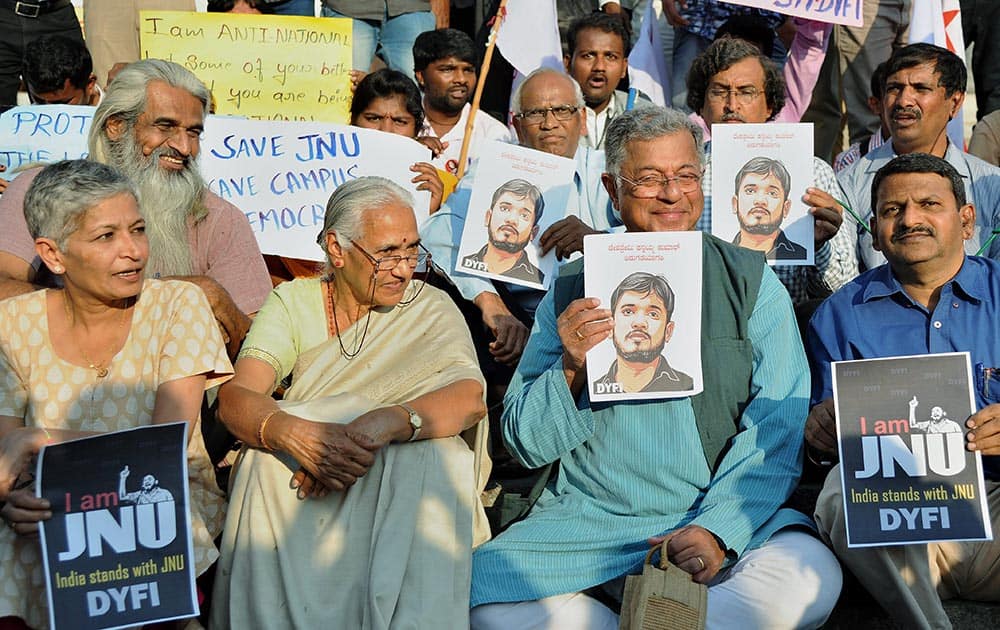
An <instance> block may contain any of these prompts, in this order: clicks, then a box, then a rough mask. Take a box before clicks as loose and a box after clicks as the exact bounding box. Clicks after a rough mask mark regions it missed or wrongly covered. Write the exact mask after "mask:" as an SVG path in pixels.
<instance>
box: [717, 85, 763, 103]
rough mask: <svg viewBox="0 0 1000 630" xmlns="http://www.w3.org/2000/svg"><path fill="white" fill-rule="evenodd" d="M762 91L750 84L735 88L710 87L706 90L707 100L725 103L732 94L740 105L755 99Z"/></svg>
mask: <svg viewBox="0 0 1000 630" xmlns="http://www.w3.org/2000/svg"><path fill="white" fill-rule="evenodd" d="M762 93H763V92H761V91H760V90H758V89H757V88H755V87H753V86H752V85H751V86H747V87H741V88H736V89H728V88H712V89H710V90H709V91H708V100H710V101H712V102H715V103H725V102H728V101H729V95H730V94H732V95H734V96H735V97H736V102H738V103H739V104H740V105H749V104H750V103H753V102H754V101H755V100H757V97H758V96H760V95H761V94H762Z"/></svg>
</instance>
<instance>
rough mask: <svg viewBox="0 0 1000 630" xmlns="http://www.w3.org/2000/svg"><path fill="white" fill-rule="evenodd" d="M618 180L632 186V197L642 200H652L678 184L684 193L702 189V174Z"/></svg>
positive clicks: (650, 176) (622, 177) (647, 176)
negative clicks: (661, 192)
mask: <svg viewBox="0 0 1000 630" xmlns="http://www.w3.org/2000/svg"><path fill="white" fill-rule="evenodd" d="M618 179H620V180H622V181H623V182H625V183H627V184H628V185H629V186H631V187H632V196H633V197H638V198H640V199H652V198H653V197H655V196H657V195H658V194H660V191H661V190H664V189H666V188H667V187H668V186H670V185H671V184H676V185H677V188H678V189H679V190H680V191H681V192H682V193H690V192H694V191H696V190H698V189H699V188H700V187H701V173H681V174H680V175H674V176H673V177H664V176H662V175H643V176H642V177H640V178H639V179H629V178H628V177H625V176H624V175H619V176H618Z"/></svg>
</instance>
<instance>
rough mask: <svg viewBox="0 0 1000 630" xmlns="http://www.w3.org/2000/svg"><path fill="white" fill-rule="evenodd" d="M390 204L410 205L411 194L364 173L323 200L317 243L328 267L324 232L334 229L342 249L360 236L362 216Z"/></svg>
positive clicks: (397, 186) (328, 255)
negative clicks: (321, 229)
mask: <svg viewBox="0 0 1000 630" xmlns="http://www.w3.org/2000/svg"><path fill="white" fill-rule="evenodd" d="M389 203H401V204H403V205H404V206H408V207H410V208H412V207H413V195H411V194H410V193H409V192H408V191H407V190H406V189H405V188H403V187H402V186H400V185H399V184H397V183H395V182H393V181H390V180H388V179H386V178H384V177H378V176H374V175H373V176H367V177H359V178H357V179H352V180H351V181H349V182H347V183H345V184H342V185H340V186H338V187H337V189H336V190H335V191H333V194H332V195H330V200H329V201H327V202H326V215H325V216H324V217H323V231H322V232H320V233H319V235H317V236H316V242H317V243H319V246H320V247H322V248H323V253H324V254H326V258H327V267H328V268H327V272H329V271H330V269H329V260H330V252H329V251H328V250H327V248H326V235H327V234H329V233H330V232H335V235H336V237H337V244H338V245H340V246H341V247H343V248H348V247H350V246H351V243H350V241H352V240H354V239H357V238H358V237H360V236H361V218H362V216H363V215H364V213H365V212H367V211H369V210H378V209H379V208H381V207H382V206H384V205H386V204H389Z"/></svg>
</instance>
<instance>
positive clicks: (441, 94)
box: [413, 28, 514, 175]
mask: <svg viewBox="0 0 1000 630" xmlns="http://www.w3.org/2000/svg"><path fill="white" fill-rule="evenodd" d="M413 68H414V72H413V74H414V76H415V77H416V79H417V85H419V86H420V90H421V91H422V92H423V93H424V98H423V106H424V123H423V125H422V126H421V128H420V129H419V130H418V133H417V135H418V137H420V138H433V139H436V140H438V141H439V142H440V143H441V146H440V152H439V153H437V154H436V155H435V156H434V160H433V161H432V162H431V163H432V164H434V166H435V167H437V168H439V169H441V170H444V171H447V172H449V173H451V174H452V175H456V174H457V173H458V172H459V170H460V169H459V168H458V160H459V158H460V157H461V155H462V141H463V140H464V139H465V125H466V123H467V122H468V120H469V113H470V112H471V111H472V106H471V105H469V100H470V99H471V98H472V92H473V90H474V89H475V88H476V45H475V43H474V42H473V41H472V38H471V37H469V36H468V35H466V34H465V33H463V32H462V31H459V30H456V29H453V28H442V29H438V30H435V31H426V32H424V33H421V34H420V35H417V38H416V39H415V40H414V41H413ZM493 140H499V141H501V142H512V141H513V140H514V138H512V137H511V134H510V130H508V129H507V127H506V125H504V124H503V123H501V122H500V121H498V120H497V119H495V118H493V117H492V116H490V115H489V114H487V113H486V112H484V111H480V112H478V113H477V114H476V119H475V121H474V122H473V123H472V139H471V140H470V144H469V155H468V158H467V160H468V162H466V164H465V166H466V167H468V166H469V163H471V162H472V160H474V159H475V158H476V157H477V156H478V155H479V151H480V148H481V147H482V146H483V144H484V143H486V142H490V141H493ZM461 170H462V171H463V172H464V170H465V169H464V168H463V169H461Z"/></svg>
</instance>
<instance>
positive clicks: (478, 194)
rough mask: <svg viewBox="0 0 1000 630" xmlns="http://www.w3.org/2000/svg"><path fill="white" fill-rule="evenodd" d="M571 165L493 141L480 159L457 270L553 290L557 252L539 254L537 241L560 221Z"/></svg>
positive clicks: (569, 161) (555, 156)
mask: <svg viewBox="0 0 1000 630" xmlns="http://www.w3.org/2000/svg"><path fill="white" fill-rule="evenodd" d="M574 169H575V165H574V163H573V160H570V159H568V158H564V157H560V156H557V155H551V154H549V153H543V152H541V151H535V150H534V149H528V148H526V147H520V146H517V145H512V144H506V143H504V142H491V143H489V144H487V145H485V146H484V147H483V150H482V152H481V153H480V155H479V166H478V168H477V171H476V176H475V177H476V179H475V182H473V187H472V196H471V197H470V199H469V209H468V211H467V213H466V216H465V227H464V228H463V229H462V241H461V243H460V244H459V251H458V259H457V260H456V261H455V271H456V272H458V273H465V274H470V275H474V276H482V277H484V278H494V279H497V280H502V281H504V282H510V283H512V284H519V285H522V286H526V287H532V288H535V289H542V288H545V287H547V286H548V285H549V281H550V280H551V279H552V272H553V271H554V269H555V266H556V256H555V250H552V251H550V252H549V253H548V254H547V255H546V256H540V255H539V247H538V237H540V236H541V235H542V234H544V233H545V230H546V229H548V227H549V226H550V225H552V224H553V223H555V222H556V221H558V220H559V219H562V218H563V217H564V216H565V213H566V202H567V201H568V200H569V187H570V185H572V183H573V172H574Z"/></svg>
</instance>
